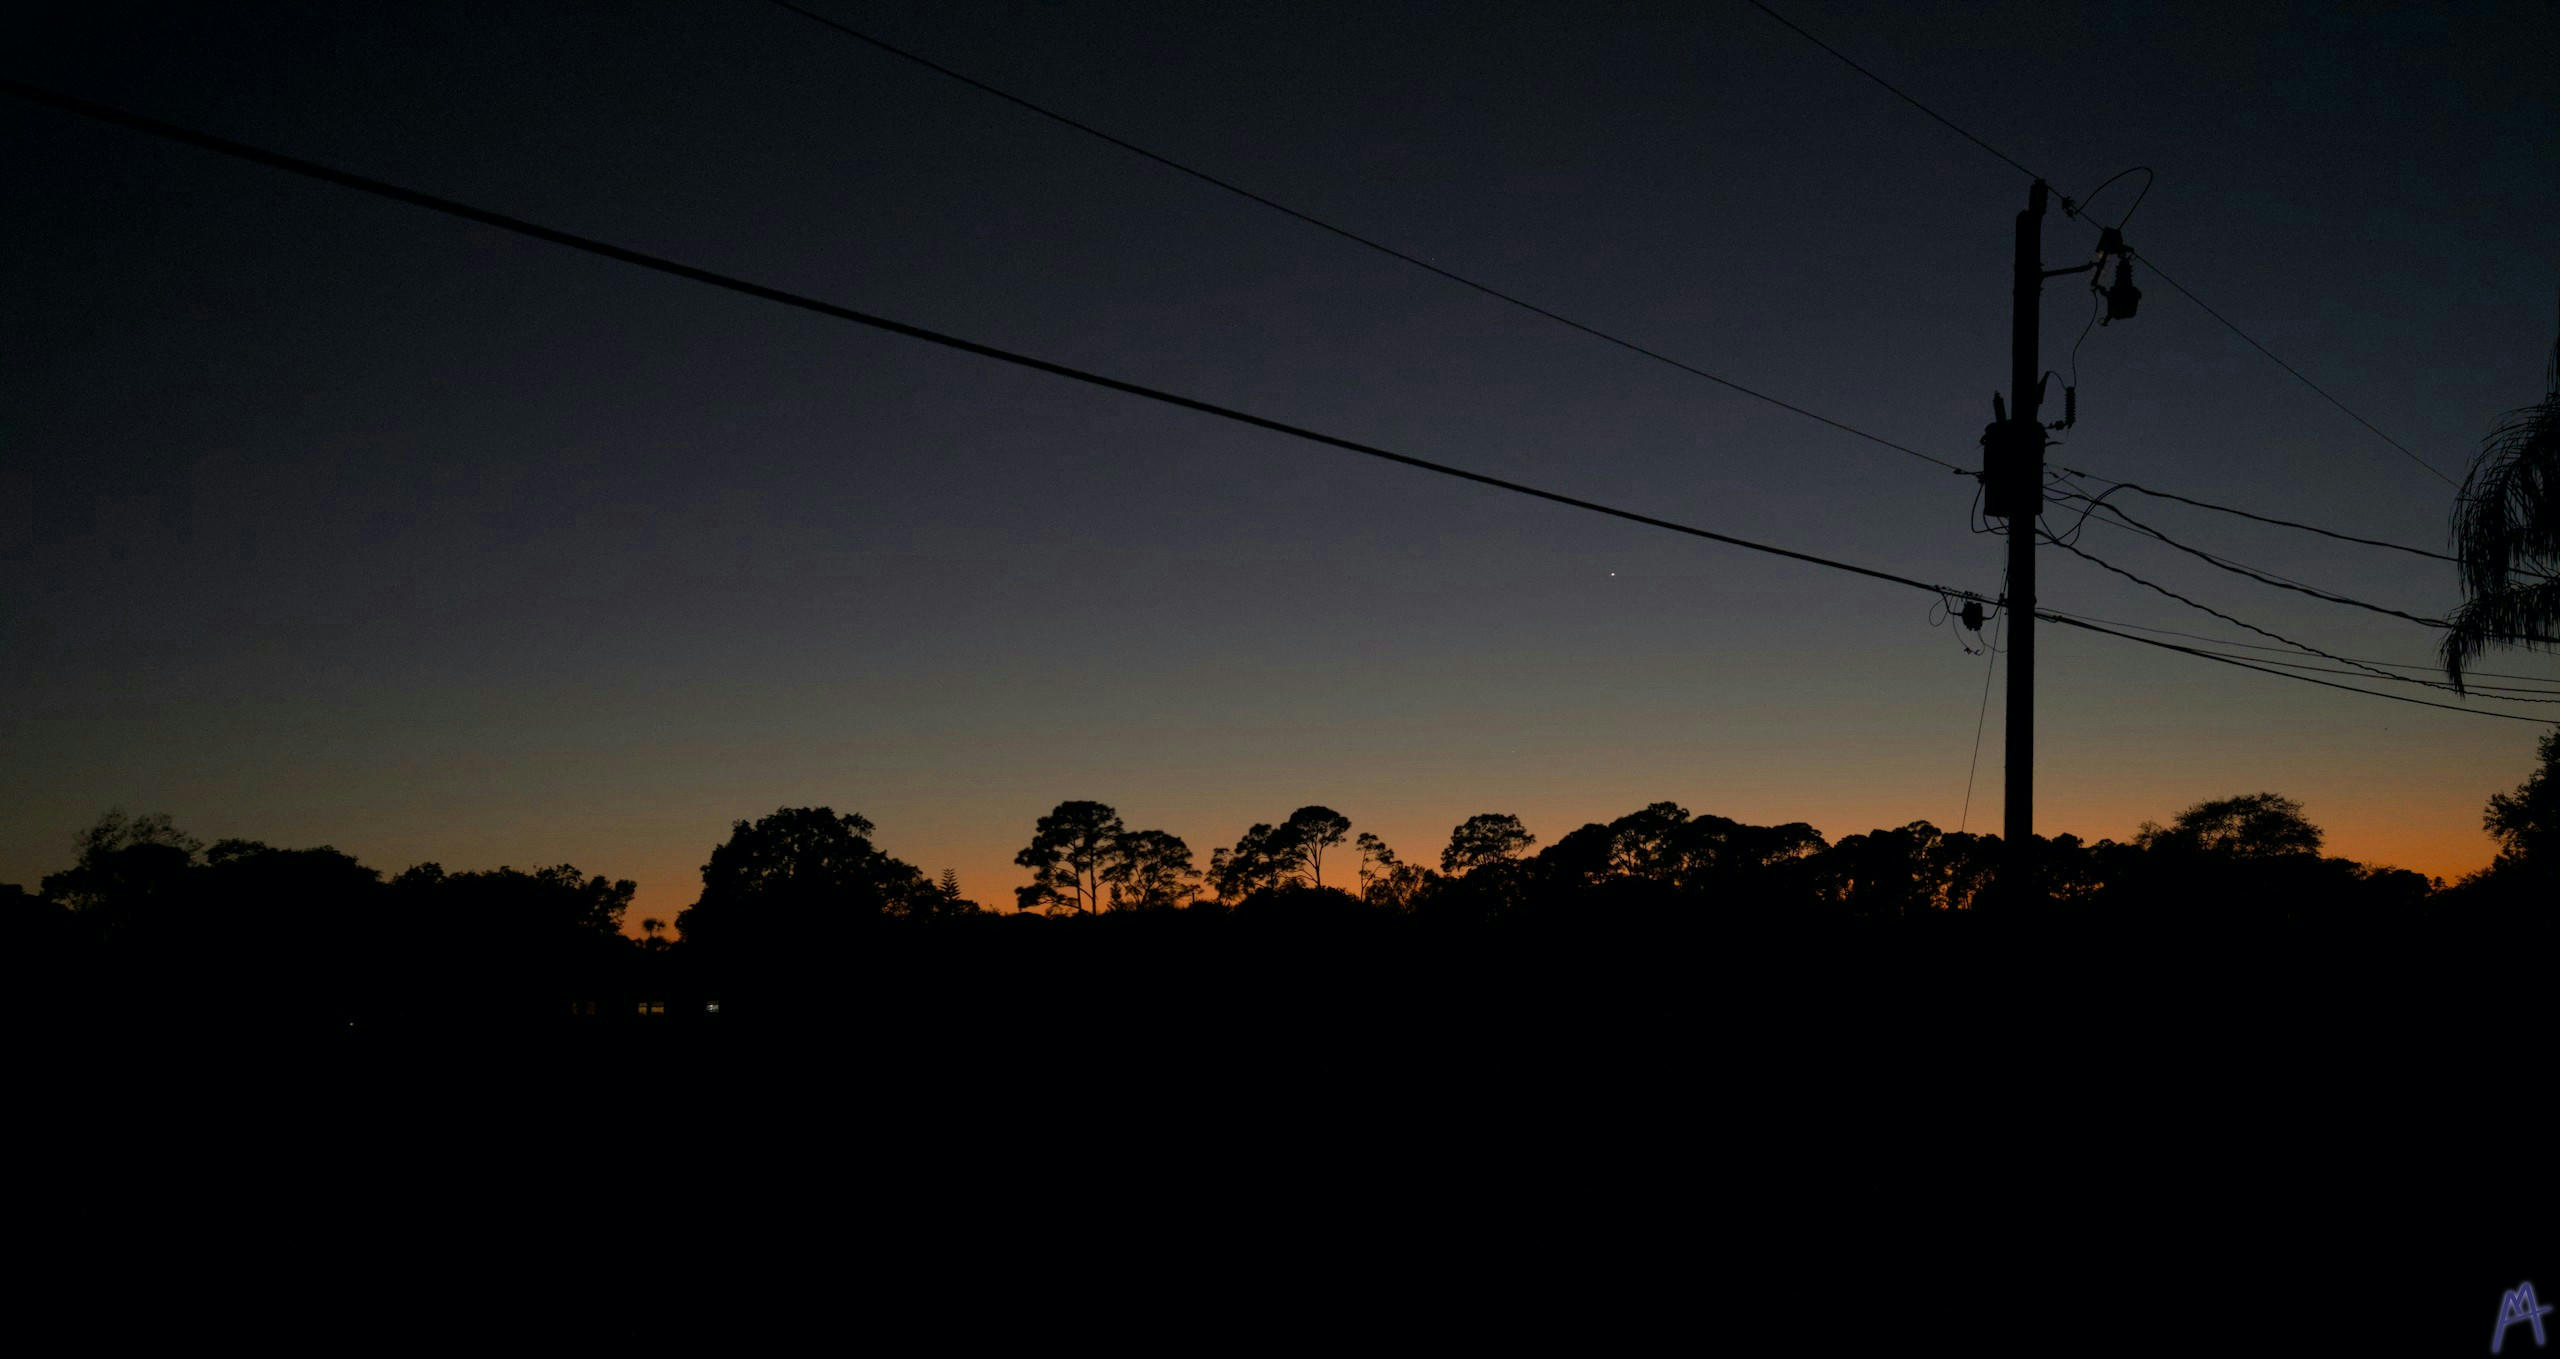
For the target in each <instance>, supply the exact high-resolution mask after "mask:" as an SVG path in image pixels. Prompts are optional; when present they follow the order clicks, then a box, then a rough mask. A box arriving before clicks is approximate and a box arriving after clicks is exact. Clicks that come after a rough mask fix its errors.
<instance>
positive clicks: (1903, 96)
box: [1750, 0, 2460, 490]
mask: <svg viewBox="0 0 2560 1359" xmlns="http://www.w3.org/2000/svg"><path fill="white" fill-rule="evenodd" d="M1750 4H1751V7H1752V8H1753V9H1756V10H1758V11H1760V12H1761V13H1763V14H1766V15H1768V16H1769V17H1770V18H1772V19H1775V20H1777V21H1778V22H1779V23H1781V24H1784V25H1786V26H1787V27H1788V28H1789V29H1792V30H1794V31H1795V33H1796V34H1797V35H1798V36H1800V37H1802V38H1803V39H1804V40H1805V41H1806V42H1809V43H1812V44H1813V45H1814V46H1816V47H1819V48H1821V49H1822V50H1823V51H1825V52H1828V53H1830V54H1831V55H1832V56H1834V57H1837V58H1839V60H1840V64H1841V65H1843V66H1846V67H1848V68H1849V69H1850V70H1852V71H1855V72H1857V73H1858V74H1860V75H1862V76H1865V77H1866V78H1867V79H1869V80H1872V81H1874V82H1875V83H1877V84H1878V85H1881V86H1883V87H1884V88H1886V89H1887V90H1890V91H1892V92H1893V94H1894V97H1896V98H1898V99H1900V100H1902V101H1903V102H1904V103H1906V104H1909V105H1910V106H1911V107H1913V108H1915V109H1918V110H1920V111H1921V112H1922V113H1925V114H1927V115H1929V116H1930V117H1931V118H1934V119H1936V120H1937V121H1938V122H1939V123H1940V124H1941V125H1943V126H1945V127H1946V128H1947V129H1948V130H1949V131H1951V132H1953V133H1955V134H1956V135H1957V136H1959V137H1962V138H1964V139H1965V140H1966V141H1969V142H1971V143H1973V144H1974V145H1976V146H1978V147H1981V148H1982V149H1983V150H1985V151H1988V152H1990V153H1991V155H1992V156H1993V157H1995V158H1996V159H1998V160H1999V161H2000V163H2002V164H2004V165H2006V166H2008V167H2009V168H2010V169H2012V170H2015V171H2017V172H2018V173H2019V174H2022V175H2025V176H2026V177H2027V178H2029V179H2031V180H2036V181H2039V182H2050V181H2047V180H2046V179H2045V177H2044V176H2043V175H2040V174H2037V173H2036V172H2035V171H2033V170H2030V169H2028V168H2027V167H2026V166H2025V165H2023V164H2020V163H2019V161H2018V160H2017V158H2016V157H2014V156H2011V155H2010V154H2009V153H2008V152H2006V151H2003V150H2001V149H2000V148H1999V147H1996V146H1993V145H1992V144H1991V143H1989V142H1986V141H1984V140H1983V139H1981V138H1980V137H1977V136H1975V135H1973V134H1972V133H1971V132H1968V131H1966V130H1965V129H1964V128H1962V127H1960V126H1958V125H1957V124H1956V122H1955V121H1954V120H1953V119H1951V118H1949V117H1947V116H1946V115H1945V114H1943V113H1940V112H1938V111H1937V110H1936V109H1933V108H1931V107H1929V106H1928V105H1927V104H1924V103H1921V102H1920V101H1919V100H1918V99H1917V98H1915V97H1913V96H1912V95H1911V94H1910V93H1908V92H1907V91H1905V90H1903V89H1902V88H1901V87H1900V86H1898V85H1895V84H1894V83H1893V82H1892V81H1889V80H1887V79H1885V78H1884V77H1883V76H1880V75H1877V74H1876V73H1875V72H1873V71H1870V70H1868V69H1867V68H1866V67H1864V66H1861V65H1859V64H1858V63H1857V62H1856V61H1853V60H1851V59H1850V57H1849V55H1848V54H1847V53H1845V52H1842V51H1841V50H1840V49H1839V48H1836V47H1833V46H1832V45H1831V44H1829V43H1827V42H1824V41H1823V40H1822V39H1820V38H1817V37H1815V36H1814V35H1812V34H1811V33H1808V32H1806V31H1805V30H1804V29H1803V28H1802V27H1801V26H1800V25H1798V24H1797V23H1796V22H1795V21H1794V20H1792V19H1789V18H1787V17H1786V16H1785V15H1783V14H1780V13H1778V12H1777V11H1776V10H1774V9H1771V8H1769V7H1768V6H1767V5H1764V4H1762V3H1760V0H1750ZM2125 173H2127V174H2130V173H2132V172H2131V171H2126V172H2125ZM2108 182H2109V183H2113V182H2114V181H2113V180H2110V181H2108ZM2105 187H2106V186H2105V185H2103V184H2102V185H2100V186H2099V188H2101V189H2103V188H2105ZM2150 192H2151V186H2150V185H2149V184H2148V183H2145V184H2144V185H2143V193H2144V194H2145V195H2148V194H2149V193H2150ZM2091 194H2092V196H2093V197H2094V196H2095V194H2096V190H2092V191H2091ZM2141 205H2142V200H2141V199H2139V198H2137V199H2135V200H2134V206H2135V207H2137V208H2138V207H2140V206H2141ZM2079 207H2080V205H2079V204H2077V203H2074V202H2073V201H2072V200H2071V199H2069V198H2065V199H2063V200H2062V210H2063V212H2064V213H2065V214H2066V215H2069V216H2073V217H2076V216H2078V215H2079ZM2125 215H2126V217H2127V218H2128V219H2129V218H2131V217H2132V215H2133V214H2132V213H2131V212H2130V211H2128V212H2127V213H2126V214H2125ZM2130 253H2131V254H2133V255H2134V257H2135V258H2137V259H2140V260H2141V261H2142V262H2143V263H2145V264H2147V265H2149V266H2151V272H2153V273H2155V274H2158V275H2159V276H2160V281H2161V282H2163V283H2166V284H2168V285H2169V286H2170V287H2172V288H2175V289H2176V290H2177V291H2178V294H2179V295H2180V296H2182V297H2184V298H2186V299H2187V300H2188V301H2190V302H2193V303H2195V304H2196V305H2197V306H2199V307H2202V308H2204V313H2205V315H2207V316H2210V317H2212V318H2213V319H2214V320H2216V321H2219V322H2221V323H2222V326H2223V328H2224V329H2226V330H2228V331H2230V332H2231V333H2232V334H2234V335H2237V336H2239V337H2240V338H2241V339H2243V340H2246V341H2248V344H2249V347H2250V348H2252V349H2255V350H2257V351H2258V352H2259V353H2261V354H2264V355H2266V356H2267V358H2268V360H2269V361H2271V362H2273V363H2274V364H2275V366H2277V367H2278V368H2281V369H2283V370H2285V371H2286V372H2288V373H2291V374H2292V375H2293V377H2294V380H2295V381H2297V382H2299V383H2301V384H2302V385H2303V386H2305V387H2308V388H2310V389H2311V390H2312V391H2314V392H2316V393H2318V394H2319V396H2320V399H2321V400H2323V401H2326V402H2328V403H2329V404H2330V405H2332V406H2335V407H2337V408H2338V409H2339V410H2342V411H2345V412H2346V413H2347V416H2348V418H2349V419H2352V420H2354V421H2355V422H2356V423H2357V424H2359V425H2362V426H2364V427H2365V428H2366V429H2369V430H2371V431H2373V433H2374V435H2375V437H2377V438H2379V439H2381V440H2382V441H2383V442H2384V443H2386V444H2389V445H2391V446H2392V447H2393V448H2396V449H2398V450H2399V451H2400V455H2401V456H2402V457H2405V458H2407V459H2408V460H2409V461H2411V462H2414V463H2416V464H2417V465H2419V466H2420V467H2423V468H2425V469H2426V470H2427V472H2428V473H2429V474H2430V475H2432V476H2434V477H2435V478H2436V479H2437V480H2439V481H2441V482H2443V483H2444V484H2445V485H2447V486H2453V487H2455V488H2456V489H2457V490H2458V489H2460V483H2458V482H2456V481H2455V480H2454V479H2453V478H2451V477H2449V476H2446V475H2445V474H2444V472H2443V471H2442V470H2440V469H2438V468H2437V467H2436V465H2435V464H2433V463H2431V462H2428V461H2427V460H2426V459H2424V458H2421V457H2419V456H2418V455H2417V454H2415V453H2412V452H2410V451H2409V447H2408V445H2406V444H2403V443H2401V442H2400V441H2399V440H2397V439H2394V438H2392V437H2391V436H2390V435H2388V434H2385V433H2383V431H2382V427H2381V426H2380V425H2377V424H2375V423H2373V422H2372V421H2371V420H2367V419H2366V418H2364V417H2363V416H2362V415H2360V414H2358V413H2357V412H2356V411H2355V409H2354V408H2353V407H2351V406H2349V405H2348V404H2347V403H2346V402H2344V401H2340V400H2339V399H2338V398H2336V397H2335V396H2332V395H2330V394H2329V390H2328V389H2327V388H2325V387H2322V386H2321V385H2320V384H2319V383H2316V382H2313V381H2312V380H2311V379H2310V378H2308V377H2305V376H2303V373H2302V370H2301V369H2299V368H2296V367H2294V366H2293V365H2292V364H2290V363H2287V362H2285V361H2284V359H2283V358H2281V357H2279V356H2278V355H2277V354H2276V352H2275V351H2274V350H2272V349H2269V348H2267V347H2266V346H2265V345H2263V344H2260V343H2258V341H2257V338H2256V337H2255V336H2252V335H2251V334H2250V333H2249V332H2247V331H2245V330H2242V329H2241V328H2240V327H2239V325H2238V324H2236V323H2235V322H2233V321H2232V319H2231V318H2230V317H2227V316H2225V315H2223V314H2222V313H2221V312H2218V311H2215V310H2214V309H2213V308H2212V306H2210V305H2209V304H2207V303H2206V302H2205V300H2204V299H2203V298H2201V297H2198V296H2196V295H2195V294H2194V293H2192V292H2189V291H2187V287H2186V285H2185V284H2183V283H2180V282H2179V281H2178V280H2177V279H2175V278H2173V277H2171V276H2170V274H2169V271H2168V270H2166V269H2163V268H2161V267H2160V261H2158V260H2156V259H2153V258H2152V257H2151V256H2150V255H2148V254H2146V253H2144V252H2141V251H2131V252H2130Z"/></svg>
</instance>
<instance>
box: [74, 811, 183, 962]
mask: <svg viewBox="0 0 2560 1359" xmlns="http://www.w3.org/2000/svg"><path fill="white" fill-rule="evenodd" d="M75 844H76V845H77V850H78V856H79V857H78V859H77V860H76V861H75V862H74V863H73V864H72V866H71V867H69V868H67V869H64V870H63V871H62V872H59V873H49V874H47V875H45V878H44V880H43V882H42V883H41V884H40V885H39V886H40V888H41V890H42V892H43V893H44V895H45V896H46V897H47V898H48V899H50V900H53V901H57V902H60V903H61V904H62V905H64V906H66V907H68V908H69V909H70V910H71V912H72V914H73V915H74V916H77V917H81V918H82V919H83V922H84V923H85V924H87V925H88V927H89V928H90V929H91V930H92V931H94V932H95V933H96V934H97V935H98V936H99V937H101V938H104V939H108V940H114V939H118V938H121V937H124V936H128V935H131V934H135V933H137V932H139V933H149V932H151V931H153V930H155V929H159V928H162V927H164V926H166V925H169V924H171V923H173V917H174V915H175V913H177V912H179V911H181V910H182V909H183V901H184V898H185V895H186V885H187V882H186V880H187V874H188V870H190V869H192V868H194V867H195V866H196V863H197V860H198V856H199V855H200V854H201V853H202V852H203V848H204V845H203V842H202V841H200V840H197V839H196V838H195V837H194V836H192V835H188V834H186V833H185V832H183V831H181V830H179V829H178V828H177V827H176V826H174V825H172V824H170V821H169V816H168V814H167V813H165V812H162V813H156V814H153V815H149V816H128V815H126V814H125V813H124V811H123V810H122V809H119V808H110V809H109V810H108V811H107V812H106V813H105V814H104V815H102V816H100V817H99V818H98V820H97V822H96V824H94V825H92V826H90V827H89V828H88V829H87V830H84V831H82V832H80V835H79V838H78V839H77V841H76V842H75Z"/></svg>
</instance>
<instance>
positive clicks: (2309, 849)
mask: <svg viewBox="0 0 2560 1359" xmlns="http://www.w3.org/2000/svg"><path fill="white" fill-rule="evenodd" d="M2320 838H2321V837H2320V828H2319V827H2318V826H2315V825H2312V824H2311V822H2310V821H2309V820H2307V819H2305V818H2304V816H2303V815H2302V804H2301V803H2299V802H2296V801H2294V800H2293V799H2292V798H2289V797H2283V796H2279V795H2278V794H2275V793H2246V794H2243V795H2241V796H2239V797H2226V798H2216V799H2214V800H2212V801H2209V802H2199V803H2197V804H2196V805H2194V806H2192V807H2189V808H2188V809H2186V810H2185V811H2183V812H2180V813H2178V817H2177V821H2176V822H2175V823H2174V824H2173V825H2171V826H2169V827H2168V828H2167V829H2165V830H2164V829H2162V828H2161V827H2160V826H2158V825H2156V824H2154V823H2151V822H2144V823H2143V826H2142V831H2141V834H2140V835H2138V836H2136V837H2135V840H2134V843H2135V844H2137V845H2140V846H2142V847H2143V848H2145V849H2158V850H2165V851H2169V852H2172V853H2176V852H2193V853H2202V854H2212V855H2218V856H2221V857H2224V858H2233V859H2266V858H2275V857H2279V856H2283V855H2292V854H2318V853H2319V852H2320Z"/></svg>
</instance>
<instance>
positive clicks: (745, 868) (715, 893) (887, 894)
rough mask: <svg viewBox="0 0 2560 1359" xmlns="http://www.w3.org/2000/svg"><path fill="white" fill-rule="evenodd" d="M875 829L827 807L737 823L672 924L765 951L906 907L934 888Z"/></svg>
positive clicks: (716, 941) (697, 938)
mask: <svg viewBox="0 0 2560 1359" xmlns="http://www.w3.org/2000/svg"><path fill="white" fill-rule="evenodd" d="M871 829H872V828H871V823H870V822H869V821H867V820H864V819H863V818H862V817H860V816H858V815H855V814H853V813H851V812H847V813H845V814H844V815H842V816H839V815H837V814H836V812H835V811H834V809H832V808H828V807H784V808H781V809H778V810H777V811H775V812H774V813H773V815H771V816H768V817H765V818H763V819H761V820H759V821H757V822H756V823H754V824H753V825H749V824H748V823H746V822H744V821H738V822H734V823H732V824H731V826H730V832H729V839H728V840H727V841H726V842H725V843H723V844H721V845H720V846H719V847H718V848H716V849H714V850H712V851H711V862H709V863H707V864H704V865H703V866H702V897H701V899H700V900H698V901H696V902H695V903H694V904H693V905H691V906H688V907H686V908H685V909H683V910H682V911H679V912H677V913H676V933H677V934H678V935H679V936H681V937H682V938H683V939H684V940H685V941H686V942H687V943H688V944H693V943H697V942H698V943H702V944H705V945H708V946H710V947H712V948H715V949H731V948H736V949H744V950H749V951H768V950H775V949H782V948H787V947H790V946H792V943H793V941H798V942H801V943H808V944H815V943H819V942H821V941H823V940H825V939H827V938H829V937H832V936H837V935H841V934H842V933H843V932H844V931H845V930H847V929H849V928H854V927H857V926H859V925H861V924H863V923H865V922H869V921H876V920H878V919H880V918H882V917H884V916H895V915H903V914H906V913H908V912H909V911H911V910H913V909H915V908H917V907H918V906H919V905H920V904H921V903H922V902H923V900H924V899H925V898H928V897H930V896H931V895H932V894H933V889H932V888H931V887H930V886H929V885H928V884H927V883H926V882H925V879H924V873H923V872H922V871H921V870H919V869H917V868H916V867H915V866H914V865H912V864H908V863H904V862H901V861H900V860H897V859H893V858H891V857H889V856H888V855H886V854H883V853H881V852H880V850H879V849H878V848H877V847H875V846H874V845H873V844H872V843H871Z"/></svg>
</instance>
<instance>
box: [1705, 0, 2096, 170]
mask: <svg viewBox="0 0 2560 1359" xmlns="http://www.w3.org/2000/svg"><path fill="white" fill-rule="evenodd" d="M1751 7H1752V8H1753V9H1756V10H1758V11H1760V12H1761V13H1763V14H1766V15H1768V16H1769V17H1770V18H1772V19H1775V20H1777V21H1778V22H1779V23H1781V24H1784V25H1786V26H1787V27H1788V28H1790V29H1792V30H1794V32H1795V34H1796V36H1797V37H1800V38H1802V39H1804V40H1805V41H1806V42H1809V43H1812V44H1813V45H1814V46H1816V47H1819V48H1821V49H1822V50H1823V51H1825V52H1828V53H1830V54H1831V55H1833V56H1835V57H1838V58H1839V59H1840V64H1841V65H1843V66H1846V67H1848V68H1849V69H1850V70H1852V71H1855V72H1857V73H1858V74H1860V75H1862V76H1865V77H1866V78H1867V79H1869V80H1872V81H1874V82H1875V83H1877V84H1878V85H1881V86H1883V87H1884V88H1885V89H1886V90H1887V91H1888V92H1890V93H1891V94H1892V95H1893V97H1894V98H1896V99H1899V100H1901V101H1902V102H1903V103H1906V104H1909V105H1910V106H1911V107H1913V108H1915V109H1918V110H1920V111H1921V112H1922V113H1925V114H1928V115H1929V116H1930V117H1932V118H1935V119H1937V120H1938V122H1939V124H1940V125H1941V126H1943V127H1945V128H1946V129H1947V130H1948V131H1949V132H1952V133H1954V134H1956V135H1957V136H1959V137H1962V138H1964V139H1965V140H1966V141H1969V142H1971V143H1973V144H1974V145H1976V146H1979V147H1981V148H1982V149H1983V150H1985V151H1988V152H1990V153H1991V154H1992V155H1993V156H1995V157H1997V158H1998V159H1999V160H2000V161H2001V163H2003V164H2005V165H2007V166H2008V167H2009V168H2010V169H2012V170H2015V171H2017V172H2018V173H2019V174H2022V175H2025V176H2026V177H2027V178H2029V179H2037V180H2040V179H2043V178H2044V176H2042V175H2040V174H2037V173H2036V172H2035V171H2033V170H2030V169H2028V168H2027V167H2026V166H2024V165H2021V164H2019V163H2018V161H2017V158H2016V157H2014V156H2011V155H2010V154H2009V153H2008V152H2006V151H2003V150H2001V149H2000V148H1999V147H1996V146H1993V145H1992V144H1991V143H1989V142H1986V141H1984V140H1983V139H1981V138H1980V137H1977V136H1975V135H1973V134H1972V133H1970V132H1967V131H1965V130H1964V129H1963V128H1962V127H1961V126H1958V125H1957V123H1956V121H1955V120H1954V119H1952V118H1949V117H1948V116H1947V115H1945V114H1943V113H1940V112H1938V111H1937V110H1936V109H1933V108H1931V107H1929V106H1928V105H1926V104H1923V103H1921V102H1920V101H1919V100H1918V99H1917V98H1915V97H1913V95H1912V94H1911V92H1910V91H1908V90H1905V89H1903V88H1902V87H1901V86H1899V85H1896V84H1894V83H1893V82H1892V81H1890V80H1887V79H1885V78H1884V77H1883V76H1880V75H1877V74H1876V73H1875V72H1873V71H1870V70H1868V69H1867V68H1866V67H1864V66H1861V65H1859V64H1858V63H1857V62H1855V61H1853V60H1851V59H1850V57H1849V54H1848V53H1846V52H1843V51H1841V50H1840V49H1839V48H1837V47H1834V46H1832V45H1831V44H1829V43H1827V42H1824V41H1823V40H1822V39H1820V38H1817V37H1815V36H1813V35H1812V34H1811V33H1808V32H1806V31H1805V30H1804V28H1803V27H1802V26H1801V25H1799V24H1798V23H1796V21H1795V20H1793V19H1790V18H1788V17H1787V16H1785V15H1783V14H1780V13H1779V12H1777V11H1776V10H1774V9H1771V8H1769V7H1768V6H1767V5H1764V4H1761V3H1760V0H1751ZM2101 187H2103V186H2101ZM2146 187H2147V186H2146ZM2062 207H2063V210H2064V211H2065V212H2068V211H2070V210H2071V200H2070V199H2068V198H2066V199H2064V200H2062Z"/></svg>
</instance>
